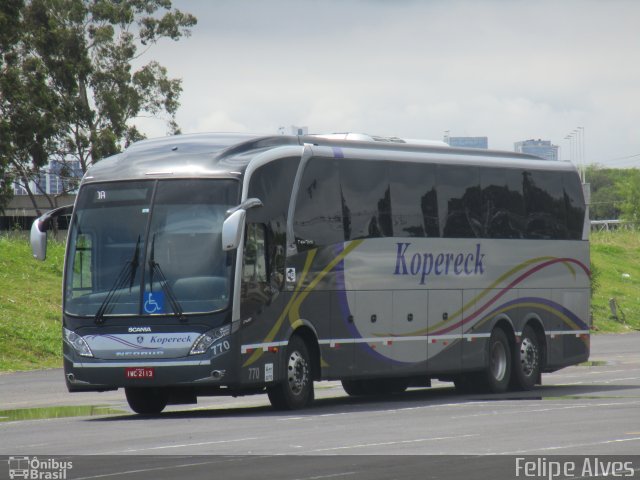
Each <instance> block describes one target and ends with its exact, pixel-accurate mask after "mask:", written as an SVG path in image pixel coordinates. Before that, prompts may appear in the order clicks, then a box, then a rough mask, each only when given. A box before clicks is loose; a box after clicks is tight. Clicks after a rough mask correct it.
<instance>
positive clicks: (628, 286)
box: [0, 230, 640, 372]
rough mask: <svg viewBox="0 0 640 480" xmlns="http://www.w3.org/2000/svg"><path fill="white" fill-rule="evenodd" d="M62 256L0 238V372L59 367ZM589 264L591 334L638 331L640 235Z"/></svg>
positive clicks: (595, 241)
mask: <svg viewBox="0 0 640 480" xmlns="http://www.w3.org/2000/svg"><path fill="white" fill-rule="evenodd" d="M63 257H64V244H63V243H62V242H57V241H50V242H49V248H48V251H47V260H46V261H45V262H38V261H36V260H34V259H33V258H32V256H31V248H30V246H29V243H28V241H27V240H26V239H25V238H24V236H12V235H8V234H6V233H4V234H0V372H3V371H15V370H31V369H37V368H51V367H60V366H61V365H62V354H61V350H62V347H61V292H62V287H61V279H62V263H63ZM591 262H592V269H593V271H594V275H593V282H594V286H595V289H594V291H593V295H592V308H591V310H592V315H593V327H594V332H596V333H597V332H620V333H623V332H629V331H633V330H640V232H638V231H632V230H619V231H612V232H596V233H593V234H592V237H591ZM611 304H612V305H613V307H614V311H613V312H612V308H611ZM614 314H615V315H614Z"/></svg>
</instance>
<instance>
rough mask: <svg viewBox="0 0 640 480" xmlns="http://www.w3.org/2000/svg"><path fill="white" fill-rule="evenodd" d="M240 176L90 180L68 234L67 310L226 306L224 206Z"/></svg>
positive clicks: (183, 310) (102, 312) (138, 311)
mask: <svg viewBox="0 0 640 480" xmlns="http://www.w3.org/2000/svg"><path fill="white" fill-rule="evenodd" d="M238 195H239V194H238V182H236V181H235V180H221V179H185V180H161V181H151V180H150V181H140V182H120V183H104V184H89V185H85V186H84V187H83V188H82V189H81V191H80V193H79V196H78V201H77V205H76V210H75V214H74V216H73V219H72V223H71V226H70V233H69V250H68V255H67V266H66V279H65V289H64V297H65V298H64V300H65V302H64V304H65V312H66V313H67V314H70V315H76V316H88V317H95V318H96V320H102V319H103V317H108V316H109V315H174V314H175V315H179V316H181V315H183V314H188V313H206V312H212V311H216V310H221V309H224V308H226V307H227V305H228V302H229V297H230V292H229V288H230V285H229V284H230V271H231V268H230V265H231V261H230V258H228V255H229V254H228V253H227V252H224V251H223V250H222V242H221V231H222V223H223V221H224V219H225V212H226V211H227V210H228V209H229V208H230V207H232V206H234V205H236V204H237V202H238Z"/></svg>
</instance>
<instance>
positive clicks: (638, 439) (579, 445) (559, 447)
mask: <svg viewBox="0 0 640 480" xmlns="http://www.w3.org/2000/svg"><path fill="white" fill-rule="evenodd" d="M625 442H640V437H633V438H614V439H613V440H603V441H601V442H590V443H574V444H572V445H556V446H553V447H543V448H532V449H528V450H513V451H510V452H491V453H483V455H520V454H525V453H537V452H550V451H556V450H564V449H567V448H583V447H597V446H599V445H610V444H612V443H625Z"/></svg>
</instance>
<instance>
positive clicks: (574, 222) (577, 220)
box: [562, 172, 585, 240]
mask: <svg viewBox="0 0 640 480" xmlns="http://www.w3.org/2000/svg"><path fill="white" fill-rule="evenodd" d="M562 185H563V187H564V203H565V209H566V214H567V228H568V229H569V238H571V239H573V240H579V239H581V238H582V229H583V227H584V214H585V208H584V197H583V192H582V185H581V184H580V178H579V177H578V175H576V174H575V173H569V172H567V173H563V174H562Z"/></svg>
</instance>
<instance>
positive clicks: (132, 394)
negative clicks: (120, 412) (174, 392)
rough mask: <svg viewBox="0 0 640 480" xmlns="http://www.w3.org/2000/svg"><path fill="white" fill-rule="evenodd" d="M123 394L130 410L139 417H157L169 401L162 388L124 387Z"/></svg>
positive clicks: (167, 394)
mask: <svg viewBox="0 0 640 480" xmlns="http://www.w3.org/2000/svg"><path fill="white" fill-rule="evenodd" d="M124 393H125V395H126V397H127V402H128V403H129V406H130V407H131V410H133V411H134V412H136V413H139V414H141V415H157V414H158V413H160V412H162V410H164V407H166V406H167V402H168V401H169V393H168V392H167V390H166V389H164V388H139V387H126V388H125V389H124Z"/></svg>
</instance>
